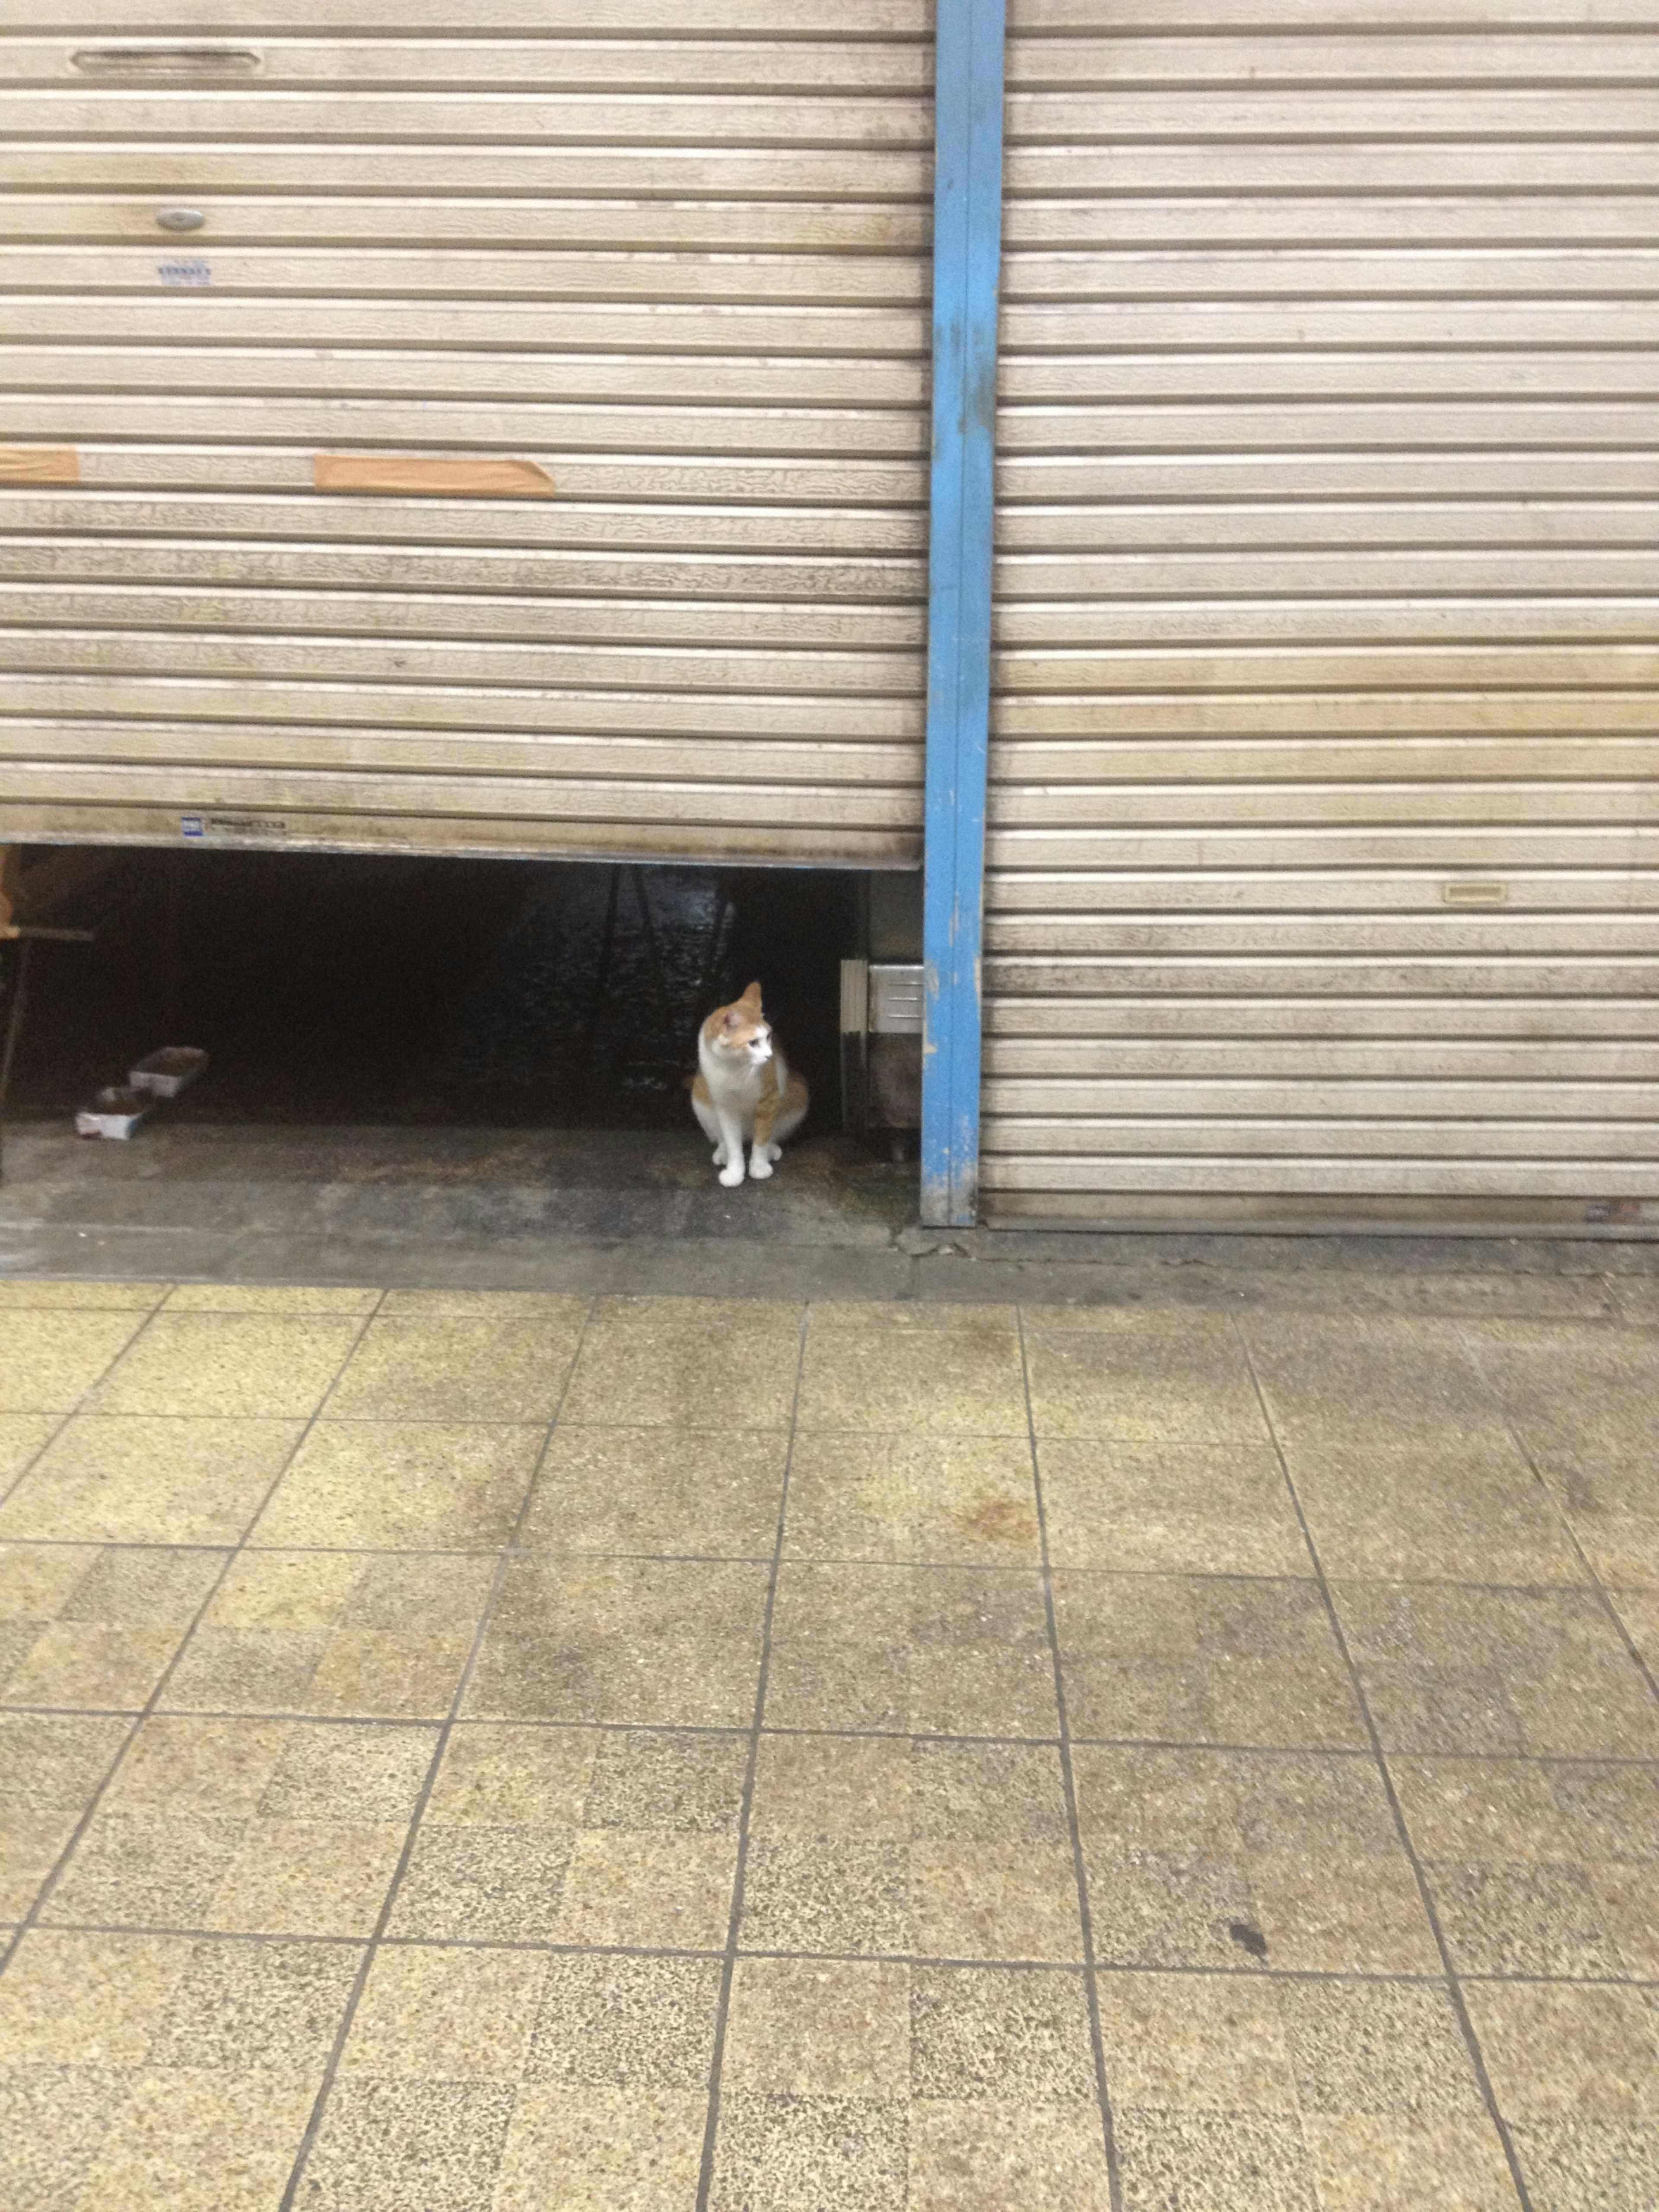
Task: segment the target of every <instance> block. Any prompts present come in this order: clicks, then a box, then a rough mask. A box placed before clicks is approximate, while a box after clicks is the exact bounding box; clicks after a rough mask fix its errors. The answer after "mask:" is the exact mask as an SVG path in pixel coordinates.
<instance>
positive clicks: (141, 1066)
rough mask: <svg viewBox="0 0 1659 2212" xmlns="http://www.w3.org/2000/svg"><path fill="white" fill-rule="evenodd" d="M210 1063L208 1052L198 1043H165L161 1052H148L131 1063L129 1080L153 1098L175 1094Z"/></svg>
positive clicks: (192, 1081)
mask: <svg viewBox="0 0 1659 2212" xmlns="http://www.w3.org/2000/svg"><path fill="white" fill-rule="evenodd" d="M207 1064H208V1056H207V1054H205V1053H204V1051H203V1050H202V1049H201V1048H200V1047H199V1046H198V1045H193V1044H169V1045H164V1046H163V1047H162V1048H161V1051H160V1052H152V1053H150V1054H148V1055H147V1056H146V1057H145V1058H144V1059H143V1060H140V1061H139V1062H138V1064H137V1066H136V1067H130V1068H129V1069H128V1070H127V1081H128V1082H129V1083H130V1084H131V1085H132V1087H133V1089H134V1090H135V1091H148V1092H149V1095H150V1097H152V1098H176V1097H178V1096H179V1092H180V1091H182V1090H183V1089H184V1087H185V1085H186V1084H187V1083H194V1082H195V1080H196V1079H197V1076H198V1075H199V1074H200V1073H202V1070H203V1069H204V1067H205V1066H207Z"/></svg>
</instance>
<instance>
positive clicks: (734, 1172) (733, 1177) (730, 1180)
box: [720, 1160, 772, 1190]
mask: <svg viewBox="0 0 1659 2212" xmlns="http://www.w3.org/2000/svg"><path fill="white" fill-rule="evenodd" d="M766 1172H767V1173H768V1175H770V1174H771V1172H772V1170H770V1168H769V1169H768V1170H767V1171H766ZM720 1181H721V1182H723V1183H724V1184H725V1185H726V1188H727V1190H735V1189H736V1188H737V1187H738V1184H739V1183H740V1182H742V1181H743V1162H742V1161H741V1160H733V1161H732V1164H731V1166H730V1167H729V1168H722V1169H721V1170H720Z"/></svg>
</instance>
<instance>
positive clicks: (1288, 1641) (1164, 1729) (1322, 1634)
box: [1054, 1572, 1367, 1748]
mask: <svg viewBox="0 0 1659 2212" xmlns="http://www.w3.org/2000/svg"><path fill="white" fill-rule="evenodd" d="M1054 1612H1055V1616H1056V1620H1057V1623H1058V1626H1059V1632H1060V1658H1061V1662H1062V1664H1063V1667H1064V1670H1065V1676H1066V1709H1067V1713H1068V1717H1069V1719H1070V1724H1071V1729H1072V1732H1073V1735H1077V1736H1080V1737H1090V1736H1093V1737H1099V1738H1104V1739H1108V1740H1113V1741H1123V1740H1137V1739H1139V1740H1143V1741H1153V1742H1164V1743H1231V1744H1279V1745H1287V1746H1288V1745H1303V1746H1306V1747H1310V1748H1313V1747H1333V1748H1334V1747H1346V1746H1352V1747H1359V1746H1362V1745H1364V1743H1365V1742H1366V1741H1367V1738H1366V1735H1365V1729H1364V1718H1363V1717H1362V1715H1361V1713H1360V1711H1359V1706H1358V1700H1357V1699H1356V1698H1355V1696H1354V1694H1353V1688H1352V1683H1351V1681H1350V1680H1349V1676H1348V1672H1347V1669H1346V1667H1345V1665H1344V1664H1343V1661H1342V1655H1341V1651H1340V1648H1339V1646H1338V1644H1337V1641H1336V1638H1335V1636H1334V1633H1333V1632H1332V1629H1331V1626H1330V1621H1329V1618H1328V1615H1327V1613H1326V1612H1325V1608H1324V1604H1323V1601H1322V1598H1321V1596H1320V1593H1319V1589H1318V1586H1317V1585H1316V1583H1313V1582H1311V1581H1308V1580H1291V1579H1288V1578H1285V1579H1277V1580H1268V1579H1265V1578H1255V1577H1227V1576H1221V1575H1184V1576H1176V1575H1151V1574H1140V1575H1110V1574H1101V1573H1074V1572H1073V1573H1063V1574H1062V1573H1056V1575H1055V1576H1054Z"/></svg>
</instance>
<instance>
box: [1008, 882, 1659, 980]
mask: <svg viewBox="0 0 1659 2212" xmlns="http://www.w3.org/2000/svg"><path fill="white" fill-rule="evenodd" d="M1478 880H1479V878H1477V877H1475V876H1474V875H1473V874H1471V875H1468V876H1465V877H1463V878H1462V881H1464V882H1466V883H1469V882H1475V881H1478ZM985 944H986V950H987V953H991V954H995V955H997V956H999V957H1006V958H1008V959H1011V960H1012V959H1021V958H1024V960H1026V961H1041V960H1045V959H1054V960H1056V961H1070V960H1073V959H1074V958H1079V957H1081V958H1100V959H1106V960H1109V959H1111V958H1113V957H1115V955H1118V954H1121V953H1133V954H1134V955H1135V956H1136V957H1144V956H1146V955H1149V954H1155V955H1159V956H1165V957H1169V958H1170V959H1172V960H1185V961H1195V960H1199V959H1201V958H1203V957H1205V956H1206V954H1215V955H1217V956H1218V957H1223V958H1227V959H1231V958H1233V957H1238V958H1241V959H1242V958H1246V957H1249V956H1252V955H1255V954H1258V953H1259V954H1261V955H1263V956H1264V957H1267V958H1270V959H1271V958H1272V957H1274V956H1275V955H1280V954H1283V955H1289V956H1291V957H1296V958H1304V957H1305V958H1310V959H1311V958H1315V957H1321V956H1323V955H1327V954H1328V955H1330V956H1331V957H1335V958H1348V957H1354V958H1359V959H1367V960H1369V959H1377V960H1389V959H1393V958H1395V957H1398V956H1400V955H1401V954H1415V953H1446V954H1449V955H1451V956H1453V957H1456V958H1458V959H1464V960H1477V959H1484V958H1501V957H1506V956H1509V955H1516V956H1519V955H1522V954H1525V955H1532V954H1536V955H1538V956H1539V957H1542V958H1546V959H1549V958H1556V957H1563V956H1569V957H1577V956H1579V955H1581V954H1583V955H1589V954H1592V953H1594V954H1596V955H1598V956H1599V955H1601V954H1619V953H1634V954H1638V955H1640V954H1646V953H1651V954H1652V955H1654V956H1655V957H1656V958H1659V919H1656V916H1655V915H1654V914H1653V913H1652V912H1651V911H1649V912H1647V913H1641V914H1607V913H1595V912H1589V913H1568V914H1525V913H1514V912H1511V911H1510V909H1509V908H1507V907H1500V908H1498V909H1496V910H1495V911H1493V912H1490V913H1488V912H1484V911H1475V910H1470V911H1467V912H1465V911H1453V910H1450V909H1449V908H1445V907H1443V908H1441V910H1440V912H1439V913H1438V914H1409V915H1401V914H1389V915H1376V914H1358V915H1354V914H1343V915H1306V914H1296V913H1289V914H1267V915H1254V914H1251V915H1238V914H1230V915H1220V916H1212V915H1193V914H1180V913H1176V914H1170V913H1158V912H1152V913H1150V914H1115V915H1073V916H1065V915H1005V916H1002V917H1000V918H994V919H993V921H992V922H991V923H990V924H989V925H988V926H987V929H986V933H985Z"/></svg>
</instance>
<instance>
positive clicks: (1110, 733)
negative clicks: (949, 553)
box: [993, 646, 1659, 775]
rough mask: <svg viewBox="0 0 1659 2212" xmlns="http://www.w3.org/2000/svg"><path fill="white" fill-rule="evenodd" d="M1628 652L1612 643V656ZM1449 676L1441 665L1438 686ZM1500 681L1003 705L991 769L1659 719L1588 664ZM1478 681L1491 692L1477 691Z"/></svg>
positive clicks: (1637, 728)
mask: <svg viewBox="0 0 1659 2212" xmlns="http://www.w3.org/2000/svg"><path fill="white" fill-rule="evenodd" d="M1628 650H1629V648H1628V647H1623V646H1620V647H1609V648H1608V655H1609V659H1611V657H1612V656H1613V654H1619V655H1622V654H1624V653H1626V652H1627V651H1628ZM1534 665H1537V664H1536V662H1535V661H1534ZM1451 672H1452V671H1449V670H1447V669H1446V668H1445V667H1444V665H1442V668H1441V679H1442V681H1444V680H1445V678H1446V677H1447V676H1448V675H1449V674H1450V673H1451ZM1564 672H1565V671H1564ZM1496 675H1497V671H1495V670H1490V671H1483V672H1482V674H1481V675H1480V676H1477V677H1476V678H1474V686H1473V687H1472V688H1469V689H1466V690H1455V691H1453V690H1443V691H1437V690H1431V689H1430V688H1428V687H1426V686H1425V688H1424V689H1423V690H1420V691H1415V692H1411V691H1380V690H1379V691H1369V692H1368V691H1358V690H1354V691H1339V690H1336V689H1334V687H1333V688H1331V689H1329V690H1325V689H1322V687H1321V686H1320V685H1319V684H1317V683H1315V684H1311V685H1310V686H1309V687H1308V689H1307V690H1305V691H1279V692H1274V691H1270V690H1267V689H1266V688H1265V687H1264V689H1263V690H1261V692H1259V693H1257V694H1255V695H1252V694H1250V693H1248V692H1241V693H1236V694H1234V695H1231V696H1229V695H1228V694H1227V693H1225V692H1223V691H1220V690H1217V691H1215V692H1206V690H1204V689H1203V687H1202V685H1201V684H1199V685H1195V686H1194V690H1192V691H1191V692H1188V693H1180V692H1176V693H1170V694H1168V695H1166V696H1162V697H1160V696H1156V695H1154V694H1153V693H1152V690H1151V689H1150V687H1149V688H1148V690H1147V691H1146V692H1145V693H1142V694H1129V695H1127V696H1112V695H1110V694H1108V695H1105V696H1084V697H1060V698H1050V699H1039V698H1030V699H1010V700H1005V701H1003V702H1001V712H1000V721H1001V730H1000V737H999V750H998V752H997V753H996V754H995V755H994V769H993V772H994V773H995V774H997V775H1000V774H1001V773H1002V770H1001V768H1000V760H1001V757H1002V754H1001V750H1000V748H1001V746H1002V745H1004V744H1012V743H1014V742H1017V741H1018V740H1021V739H1031V740H1036V739H1039V738H1041V739H1047V740H1050V741H1054V742H1057V743H1060V744H1091V743H1095V742H1097V741H1100V740H1103V739H1105V738H1127V737H1164V738H1175V737H1182V736H1190V737H1194V738H1221V737H1224V736H1226V735H1229V734H1236V735H1240V736H1243V735H1249V736H1254V737H1269V738H1291V737H1295V736H1297V735H1300V734H1301V733H1303V732H1310V733H1311V734H1313V735H1314V736H1315V737H1316V738H1325V739H1336V738H1385V739H1395V740H1400V739H1403V738H1407V737H1409V736H1412V735H1414V734H1419V733H1421V734H1427V735H1443V736H1447V737H1450V736H1454V735H1456V734H1458V733H1460V732H1468V733H1477V732H1485V733H1488V734H1491V735H1492V736H1495V737H1499V738H1511V737H1522V736H1526V735H1528V734H1530V735H1536V736H1543V735H1547V734H1550V733H1553V732H1559V733H1561V734H1564V735H1565V736H1568V737H1583V736H1594V735H1596V734H1598V733H1607V734H1612V733H1614V732H1636V733H1637V734H1638V735H1644V734H1646V733H1647V732H1650V731H1651V730H1652V729H1654V728H1655V727H1656V726H1659V724H1656V719H1655V718H1656V716H1659V691H1654V690H1636V689H1632V690H1624V689H1622V688H1620V689H1613V688H1608V689H1606V690H1593V689H1590V688H1589V683H1590V682H1591V681H1592V680H1593V677H1594V671H1593V670H1591V669H1589V668H1583V669H1581V670H1580V671H1579V682H1580V684H1581V686H1583V687H1584V688H1581V689H1578V690H1569V689H1567V688H1565V686H1562V687H1560V688H1555V687H1549V688H1546V687H1545V686H1543V685H1540V686H1539V687H1538V688H1535V689H1534V688H1531V687H1529V686H1528V684H1527V683H1526V671H1525V670H1524V668H1523V669H1521V670H1518V671H1517V677H1518V680H1517V682H1516V684H1515V685H1514V687H1513V688H1512V689H1510V688H1500V687H1499V686H1498V685H1497V684H1496V683H1495V680H1494V679H1495V678H1496ZM1483 682H1484V683H1485V684H1488V685H1491V686H1492V688H1491V689H1481V688H1478V687H1479V686H1480V684H1482V683H1483Z"/></svg>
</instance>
